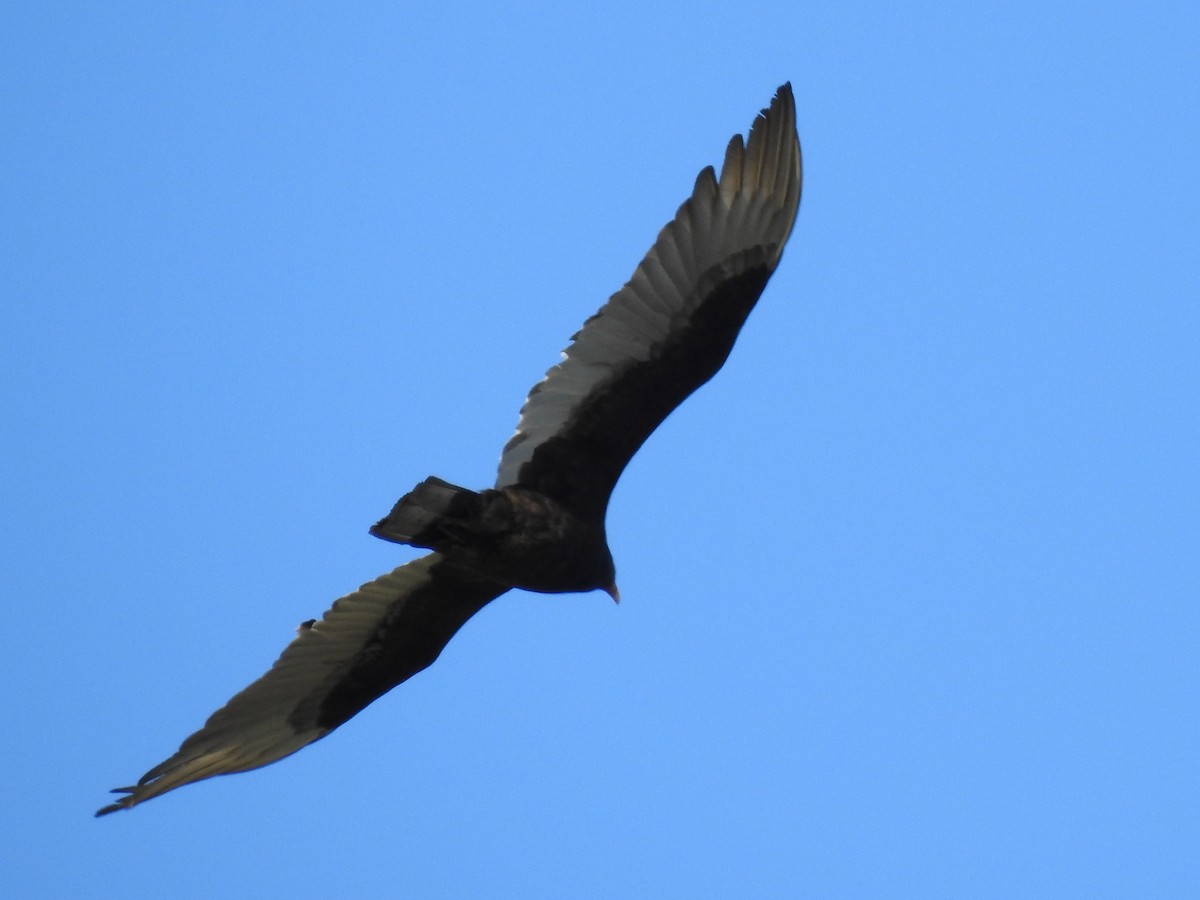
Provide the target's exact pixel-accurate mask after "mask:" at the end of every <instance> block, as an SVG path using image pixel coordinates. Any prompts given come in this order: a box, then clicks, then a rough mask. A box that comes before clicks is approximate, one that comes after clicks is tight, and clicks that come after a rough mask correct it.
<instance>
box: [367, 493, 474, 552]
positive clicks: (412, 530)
mask: <svg viewBox="0 0 1200 900" xmlns="http://www.w3.org/2000/svg"><path fill="white" fill-rule="evenodd" d="M478 507H479V494H477V493H476V492H475V491H472V490H469V489H467V488H463V487H458V485H454V484H451V483H450V482H448V481H443V480H442V479H440V478H435V477H433V476H430V477H429V478H426V479H425V480H424V481H422V482H421V483H420V484H418V485H417V486H416V487H415V488H413V489H412V490H411V491H409V492H408V493H407V494H405V495H404V496H403V497H401V498H400V500H399V501H398V502H397V503H396V505H395V506H393V507H392V511H391V512H390V513H388V514H387V515H386V516H384V517H383V518H382V519H380V520H379V521H378V522H376V523H375V524H374V525H373V526H372V527H371V534H373V535H375V537H377V538H383V540H385V541H393V542H394V543H397V544H411V545H412V546H414V547H425V548H427V549H430V550H436V549H438V547H439V546H440V545H441V544H443V543H444V542H445V538H446V535H447V532H452V531H453V530H454V523H455V522H460V523H461V522H463V521H467V520H470V519H471V518H473V516H474V515H475V514H476V513H477V510H478Z"/></svg>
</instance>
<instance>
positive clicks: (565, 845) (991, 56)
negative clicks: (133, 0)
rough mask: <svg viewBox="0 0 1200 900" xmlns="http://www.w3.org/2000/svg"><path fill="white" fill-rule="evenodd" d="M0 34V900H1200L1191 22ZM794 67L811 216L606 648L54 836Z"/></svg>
mask: <svg viewBox="0 0 1200 900" xmlns="http://www.w3.org/2000/svg"><path fill="white" fill-rule="evenodd" d="M414 6H421V7H423V11H421V12H415V13H414V12H409V11H405V10H406V8H411V7H414ZM0 20H2V21H0V44H2V46H0V102H2V104H3V109H2V116H0V119H2V123H3V124H2V125H0V155H2V158H3V161H4V162H3V165H2V166H0V228H2V235H3V240H2V242H0V257H2V262H0V410H2V417H0V441H2V463H0V464H2V474H0V517H2V523H0V524H2V540H0V571H3V588H4V596H5V598H6V600H5V608H4V609H5V615H4V626H5V627H4V631H5V634H6V640H5V641H4V647H5V649H4V652H3V654H2V655H0V666H2V667H3V679H4V696H5V712H4V725H3V727H2V728H0V758H2V759H3V773H4V774H3V790H4V800H3V804H2V805H0V809H2V812H0V817H2V818H0V822H2V826H3V827H2V834H3V837H2V840H0V893H4V894H5V896H12V897H34V896H47V897H51V896H52V897H107V896H118V895H119V896H122V897H172V898H179V897H214V896H218V897H241V896H247V897H249V896H255V897H275V896H279V897H282V896H355V897H398V896H411V897H422V898H424V897H499V896H510V897H522V898H535V897H556V898H561V897H633V896H652V897H733V896H759V897H785V896H791V897H795V896H804V897H855V896H860V897H881V896H908V897H922V898H925V897H939V896H940V897H966V896H971V897H987V896H991V897H1016V896H1026V897H1028V896H1043V897H1089V898H1094V897H1104V896H1112V897H1134V896H1136V897H1153V896H1173V897H1182V896H1200V854H1198V853H1197V847H1198V846H1200V724H1198V722H1200V720H1198V717H1197V705H1198V700H1200V692H1198V685H1200V562H1198V552H1197V551H1198V549H1200V524H1198V523H1200V477H1198V474H1197V462H1198V452H1200V356H1198V353H1197V345H1198V341H1200V263H1198V256H1200V253H1198V246H1200V241H1198V239H1200V221H1198V219H1200V213H1198V210H1200V174H1198V170H1197V160H1198V159H1200V122H1198V120H1200V103H1198V102H1197V97H1198V96H1200V63H1198V57H1197V50H1196V48H1197V46H1198V45H1200V6H1198V5H1197V4H1196V3H1194V2H1177V3H1146V4H1132V3H1092V4H1069V3H1009V4H969V3H962V4H948V3H904V4H884V3H870V2H863V3H841V4H823V3H822V4H814V3H806V2H797V0H786V2H755V0H747V2H739V3H720V4H705V3H695V4H678V3H659V4H648V3H644V2H639V3H615V4H591V3H576V4H572V3H562V2H556V3H541V4H525V3H512V4H482V3H478V4H454V3H440V4H398V3H378V4H357V3H342V4H336V5H335V4H324V5H316V4H297V3H271V4H268V3H250V4H244V3H236V4H235V3H224V4H162V3H144V4H128V3H106V4H75V3H59V4H33V3H24V4H21V3H10V4H6V5H5V7H4V11H3V12H2V13H0ZM785 80H790V81H791V82H792V83H793V85H794V87H795V92H796V100H797V107H798V110H799V119H800V134H801V140H802V143H803V146H804V152H805V163H806V182H805V195H804V201H803V204H802V206H801V210H800V218H799V220H798V222H797V225H796V230H795V232H794V233H793V235H792V241H791V245H790V247H789V248H788V251H787V253H786V254H785V255H784V258H783V262H782V264H781V266H780V269H779V271H778V272H777V274H776V276H775V278H774V280H773V281H772V282H771V284H770V286H769V287H768V289H767V291H766V293H765V295H764V296H763V299H762V301H761V303H760V305H759V307H758V309H757V310H756V311H755V313H754V314H753V315H752V316H751V318H750V321H749V323H748V324H747V327H746V328H745V330H744V332H743V334H742V337H741V339H740V341H739V343H738V345H737V347H736V348H735V349H734V353H733V356H732V358H731V360H730V362H729V364H728V365H727V366H726V368H725V369H724V370H723V371H722V372H721V373H720V375H719V376H718V377H717V378H716V379H715V380H714V381H713V382H712V383H711V384H709V385H708V386H706V387H705V388H704V389H702V390H701V391H700V392H699V393H698V394H697V395H696V396H694V397H693V398H692V399H691V400H689V401H688V402H687V403H686V404H685V405H684V407H683V408H681V410H680V411H679V412H678V413H676V414H675V415H673V416H672V417H671V418H670V419H669V420H668V421H667V423H666V424H665V425H664V426H663V428H662V429H660V431H659V432H658V433H657V434H655V435H654V436H653V438H652V439H651V440H650V442H649V443H648V444H647V446H646V447H645V448H644V450H643V451H642V453H641V454H640V455H639V456H638V457H637V458H636V459H635V461H634V463H633V464H632V465H631V466H630V468H629V469H628V471H627V472H626V475H625V477H624V479H623V480H622V482H621V484H620V485H619V487H618V489H617V492H616V494H615V496H614V500H613V504H612V507H611V511H610V518H609V533H610V536H611V543H612V546H613V549H614V553H615V556H616V560H617V566H618V571H619V575H620V586H621V591H622V595H623V602H622V604H621V605H620V607H615V606H614V605H613V604H612V603H611V602H610V601H609V599H608V598H607V597H606V596H604V595H603V594H601V593H596V594H592V595H586V596H566V597H543V596H535V595H532V594H512V595H509V596H508V597H506V598H504V599H503V600H501V601H499V602H497V603H495V604H493V605H492V606H491V607H489V608H488V609H486V610H485V611H484V612H483V613H481V614H480V615H479V616H478V617H477V618H476V619H475V620H473V621H472V622H471V623H469V624H468V626H467V627H466V629H465V630H464V631H463V633H461V634H460V635H459V636H458V637H457V638H456V639H455V640H454V641H453V642H452V643H451V645H450V646H449V648H448V649H447V651H446V652H445V654H444V655H443V656H442V658H441V660H439V661H438V663H437V664H436V665H435V666H434V667H433V668H431V669H430V670H428V671H427V672H425V673H423V674H422V675H420V676H418V677H417V678H415V679H414V680H413V681H411V682H409V683H408V684H406V685H404V686H403V687H401V688H400V689H398V690H396V691H394V692H393V693H391V694H389V695H388V696H387V697H385V698H384V699H383V700H381V701H379V702H378V703H376V704H375V705H373V706H372V707H370V708H369V709H368V710H367V711H366V712H364V713H363V714H361V715H359V716H358V717H357V718H355V719H354V720H352V721H351V722H350V723H348V724H347V725H346V726H345V727H343V728H342V729H341V730H339V731H337V732H335V733H334V734H333V735H332V736H330V737H329V738H327V739H326V740H324V741H321V742H320V743H318V744H316V745H314V746H312V747H309V748H308V749H306V750H304V751H303V752H301V753H300V754H298V755H297V756H294V757H292V758H290V759H288V760H285V761H284V762H282V763H279V764H277V765H275V766H272V767H269V768H267V769H263V770H261V771H258V772H254V773H250V774H246V775H236V776H231V777H227V778H220V779H217V780H214V781H209V782H205V783H202V784H199V785H194V786H191V787H186V788H183V789H181V790H179V791H178V792H175V793H172V794H169V795H167V796H165V797H162V798H160V799H157V800H154V801H153V802H151V803H148V804H147V805H145V806H142V807H139V808H138V809H135V810H133V811H132V812H129V813H122V814H119V815H115V816H111V817H108V818H106V819H102V820H94V819H93V818H92V813H93V811H94V810H95V809H96V808H98V807H99V806H101V805H102V804H104V803H105V802H106V801H107V797H108V795H107V790H108V789H109V788H112V787H115V786H118V785H124V784H129V783H131V782H132V781H133V780H135V779H136V778H137V777H138V776H140V775H141V774H142V773H143V772H144V771H145V770H146V769H147V768H149V767H150V766H151V765H153V764H154V763H157V762H158V761H160V760H162V759H163V758H165V757H166V756H167V755H169V754H170V753H171V752H172V751H173V750H174V749H175V748H176V747H177V746H178V744H179V742H180V740H182V738H183V737H185V736H186V735H187V734H189V733H190V732H191V731H192V730H194V729H195V728H196V727H198V726H199V725H200V724H201V723H202V722H203V721H204V719H205V717H206V716H207V715H208V714H209V713H211V712H212V711H213V710H214V709H216V708H217V707H218V706H220V705H221V704H222V703H224V701H225V700H226V699H228V697H229V696H230V695H232V694H233V693H234V692H235V691H236V690H238V689H239V688H241V687H242V686H244V685H245V684H247V683H248V682H250V681H251V680H253V679H254V678H256V677H257V676H258V675H259V674H261V673H262V672H263V671H264V670H265V669H266V668H267V667H268V665H269V664H270V663H271V662H272V661H273V660H274V659H275V657H276V656H277V654H278V653H279V651H280V650H281V649H282V648H283V646H284V645H285V644H286V643H287V642H288V640H290V638H291V636H292V634H293V632H294V629H295V627H296V625H297V624H298V623H300V622H301V621H303V620H305V619H308V618H310V617H313V616H318V615H320V613H321V612H322V611H323V610H324V609H325V608H326V607H327V606H328V605H329V603H330V602H331V601H332V600H333V599H334V598H335V597H337V596H339V595H340V594H343V593H345V592H347V591H349V590H351V589H353V588H355V587H357V586H358V585H359V584H360V583H361V582H363V581H365V580H368V579H369V578H372V577H374V576H375V575H377V574H379V573H381V572H383V571H385V570H387V569H389V568H391V567H393V566H395V565H397V564H399V563H400V562H401V561H403V560H404V559H406V558H409V556H411V555H412V554H411V553H409V552H408V551H407V550H406V549H405V548H400V547H396V546H394V545H390V544H386V543H383V542H381V541H377V540H374V539H372V538H371V537H369V536H368V535H367V533H366V529H367V527H368V526H369V525H370V524H371V523H372V522H374V521H375V519H377V518H378V517H379V516H381V515H382V514H383V513H385V512H387V510H388V509H390V507H391V505H392V503H393V502H394V501H395V500H396V498H397V497H398V496H399V495H400V494H402V493H403V492H405V491H406V490H408V489H409V488H410V487H411V486H412V485H413V484H415V483H416V482H417V481H418V480H420V479H421V478H423V477H424V476H426V475H428V474H437V475H440V476H442V477H444V478H447V479H450V480H452V481H455V482H459V483H464V484H469V485H475V486H484V485H487V484H489V483H490V481H491V480H492V478H493V477H494V472H495V464H496V461H497V458H498V454H499V450H500V447H501V445H502V444H503V442H504V441H505V440H506V439H507V438H508V437H509V435H510V434H511V431H512V429H513V427H514V425H515V423H516V416H517V410H518V407H519V406H520V403H521V401H522V399H523V397H524V396H525V392H526V391H527V390H528V388H529V386H530V385H531V384H533V383H534V382H535V381H536V380H537V379H538V378H539V377H540V376H541V374H542V373H543V372H544V371H545V370H546V368H548V367H549V366H550V365H552V364H553V363H554V362H555V361H556V360H557V358H558V357H557V353H558V351H559V350H560V349H561V348H562V347H563V346H564V345H565V344H566V342H567V339H568V338H569V336H570V335H571V333H572V332H573V331H574V330H575V329H576V328H577V327H578V326H579V324H580V323H582V321H583V320H584V318H586V317H587V316H588V315H590V314H591V313H592V312H593V311H594V310H595V309H596V308H597V307H598V306H599V305H600V303H601V302H603V301H604V299H605V298H606V297H607V296H608V295H609V294H610V293H611V292H612V291H614V290H615V289H616V288H618V287H619V286H620V285H621V283H622V282H623V281H624V280H625V279H626V278H627V277H628V276H629V274H630V273H631V272H632V271H633V268H634V265H635V264H636V263H637V261H638V260H639V259H640V258H641V255H642V254H643V252H644V251H645V250H646V249H647V248H648V247H649V245H650V243H651V241H652V240H653V238H654V236H655V234H656V233H657V231H658V229H659V228H660V227H661V226H662V225H663V224H664V223H665V222H666V221H667V220H668V219H669V218H670V216H671V215H672V214H673V213H674V211H675V209H676V207H677V205H678V204H679V203H680V202H681V201H682V200H683V199H684V197H685V196H687V194H688V193H689V191H690V190H691V187H692V182H693V179H694V177H695V175H696V173H697V171H699V169H700V168H701V167H702V166H704V165H706V164H709V163H715V162H718V161H719V160H720V157H721V154H722V151H723V148H724V145H725V142H726V141H727V140H728V138H729V136H730V135H732V134H733V133H734V132H737V131H743V132H744V131H745V130H746V129H747V128H748V126H749V124H750V122H751V120H752V118H753V117H754V115H755V113H756V112H757V111H758V110H759V109H760V108H761V107H762V106H764V105H765V104H766V103H767V101H768V100H769V99H770V97H771V95H772V93H773V92H774V90H775V88H776V87H777V86H778V85H779V84H780V83H782V82H783V81H785Z"/></svg>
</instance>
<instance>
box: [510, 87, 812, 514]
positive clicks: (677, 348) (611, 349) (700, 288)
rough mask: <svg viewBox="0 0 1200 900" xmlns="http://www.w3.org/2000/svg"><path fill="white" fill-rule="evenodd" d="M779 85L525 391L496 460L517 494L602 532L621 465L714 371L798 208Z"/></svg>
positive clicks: (792, 137)
mask: <svg viewBox="0 0 1200 900" xmlns="http://www.w3.org/2000/svg"><path fill="white" fill-rule="evenodd" d="M800 188H801V161H800V139H799V137H798V135H797V134H796V106H795V102H794V100H793V98H792V89H791V86H790V85H787V84H785V85H783V86H782V87H781V88H780V89H779V90H778V91H777V92H776V94H775V97H774V99H773V100H772V101H771V105H770V106H769V107H768V108H767V109H765V110H763V111H762V113H761V114H760V115H759V116H758V118H757V119H756V120H755V121H754V125H753V126H752V127H751V129H750V136H749V138H748V139H747V140H746V141H743V140H742V137H741V135H735V136H734V138H733V140H731V141H730V142H729V145H728V147H727V148H726V151H725V162H724V164H723V165H722V167H721V177H720V178H719V179H718V178H717V177H716V174H715V173H714V171H713V169H712V168H711V167H709V168H706V169H704V170H703V171H702V172H701V173H700V176H699V177H698V178H697V179H696V186H695V189H694V190H693V192H692V196H691V197H689V198H688V199H687V201H685V202H684V204H683V206H681V207H680V208H679V211H678V212H677V213H676V214H675V218H674V219H673V220H671V221H670V222H668V223H667V225H666V227H665V228H663V230H662V231H661V232H660V233H659V235H658V239H657V240H656V241H655V242H654V246H653V247H651V248H650V252H649V253H647V254H646V257H645V259H643V260H642V262H641V263H640V264H639V265H638V267H637V269H636V270H635V271H634V273H633V277H632V278H630V280H629V281H628V283H626V285H625V286H624V287H623V288H621V290H619V291H617V293H615V294H613V296H612V297H611V298H609V301H608V302H607V303H606V304H605V305H604V306H603V307H601V308H600V311H599V312H598V313H596V315H594V316H592V317H591V318H590V319H588V321H587V322H585V323H584V326H583V328H582V329H580V331H579V332H578V333H577V334H576V335H575V337H574V338H573V343H572V344H571V345H570V346H569V347H568V348H567V349H566V350H565V351H564V352H563V360H562V362H560V363H559V364H558V365H557V366H555V367H554V368H552V369H551V370H550V371H549V372H547V373H546V377H545V378H544V379H543V380H542V381H541V382H539V383H538V384H537V385H535V386H534V388H533V390H532V391H531V392H530V394H529V397H528V399H527V400H526V401H525V405H524V406H523V407H522V409H521V418H520V421H518V423H517V432H516V434H514V435H513V437H512V439H511V440H510V441H509V442H508V444H507V446H505V448H504V452H503V454H502V455H501V457H500V471H499V473H498V475H497V478H496V486H497V487H505V486H508V485H514V484H519V485H523V486H525V487H530V488H534V489H535V490H538V491H540V492H541V493H544V494H547V495H548V496H551V497H554V498H555V499H556V500H558V501H560V502H563V503H566V504H567V505H568V506H570V507H571V508H572V509H574V510H576V511H577V512H579V513H581V514H583V515H585V516H588V517H591V518H593V519H594V520H597V521H598V520H601V519H603V517H604V511H605V508H606V507H607V504H608V497H609V494H610V493H611V492H612V489H613V486H614V485H615V484H616V482H617V478H618V477H620V475H621V472H622V470H623V469H624V468H625V465H626V463H628V462H629V460H630V457H632V456H633V454H634V453H635V452H636V451H637V449H638V448H639V447H640V446H641V445H642V442H643V441H645V440H646V438H647V437H649V436H650V433H651V432H652V431H654V429H655V428H657V427H658V426H659V424H660V423H661V422H662V421H663V419H664V418H666V416H667V415H669V414H670V412H671V411H672V410H673V409H675V407H676V406H678V405H679V404H680V403H682V402H683V400H684V399H685V398H686V397H687V396H688V395H689V394H691V393H692V391H694V390H696V388H698V387H699V386H700V385H701V384H703V383H704V382H705V381H707V380H708V379H709V378H711V377H712V376H713V374H714V373H715V372H716V371H717V370H718V369H720V368H721V366H722V364H723V363H724V362H725V357H726V356H727V355H728V354H729V351H730V350H731V349H732V347H733V342H734V340H735V339H736V338H737V335H738V331H739V330H740V329H741V327H742V324H743V323H744V322H745V321H746V317H747V316H748V315H749V314H750V310H751V309H752V308H753V307H754V304H755V302H756V301H757V300H758V297H759V294H761V293H762V290H763V288H764V287H765V286H766V283H767V279H768V278H770V277H771V273H772V272H773V271H775V266H776V265H778V263H779V258H780V256H781V255H782V254H783V247H784V244H786V243H787V239H788V236H789V235H790V234H791V232H792V225H793V224H794V223H795V221H796V211H797V209H798V208H799V205H800Z"/></svg>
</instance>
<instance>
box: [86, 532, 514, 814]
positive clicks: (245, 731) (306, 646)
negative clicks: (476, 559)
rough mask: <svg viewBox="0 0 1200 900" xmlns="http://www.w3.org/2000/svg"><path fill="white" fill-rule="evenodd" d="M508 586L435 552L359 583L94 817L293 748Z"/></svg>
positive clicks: (390, 680) (406, 672)
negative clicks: (266, 669) (170, 753)
mask: <svg viewBox="0 0 1200 900" xmlns="http://www.w3.org/2000/svg"><path fill="white" fill-rule="evenodd" d="M506 590H507V588H505V587H504V586H503V585H498V584H494V583H492V582H489V581H485V580H483V579H481V578H479V577H478V576H477V575H475V574H473V573H472V572H471V571H470V570H467V569H463V568H461V567H459V566H455V565H452V564H450V563H448V562H446V561H445V560H444V559H443V558H442V557H441V556H439V555H438V554H436V553H431V554H429V555H428V556H423V557H421V558H420V559H417V560H414V561H412V562H410V563H408V564H407V565H404V566H401V567H400V568H398V569H395V570H393V571H391V572H389V573H388V574H386V575H381V576H380V577H379V578H376V579H375V580H374V581H372V582H370V583H368V584H364V585H363V586H362V587H360V588H359V589H358V590H357V591H355V592H354V593H352V594H347V595H346V596H345V597H342V598H341V599H340V600H338V601H336V602H335V603H334V604H333V607H332V608H331V609H330V610H329V611H328V612H327V613H325V616H324V618H322V619H320V620H319V621H315V622H311V623H307V622H306V623H305V624H304V625H301V626H300V634H299V635H298V636H297V637H296V639H295V640H294V641H292V642H291V644H289V645H288V647H287V649H286V650H284V651H283V655H282V656H280V657H279V659H278V660H277V661H276V663H275V665H274V666H272V667H271V670H270V671H269V672H267V674H266V675H264V676H263V677H262V678H260V679H258V681H256V682H254V683H253V684H252V685H250V686H249V687H248V688H246V689H245V690H244V691H242V692H241V693H239V694H237V695H236V696H235V697H234V698H233V699H232V700H230V701H229V702H228V703H226V704H225V706H223V707H222V708H221V709H219V710H217V711H216V712H215V713H213V715H212V716H211V717H210V718H209V720H208V721H207V722H206V723H205V724H204V727H203V728H201V729H200V730H199V731H197V732H196V733H195V734H193V735H192V736H191V737H189V738H188V739H187V740H186V741H184V742H183V745H182V746H181V747H180V748H179V751H178V752H177V753H176V754H175V755H174V756H172V757H171V758H170V759H168V760H167V761H166V762H163V763H160V764H159V765H157V766H155V767H154V768H153V769H151V770H150V771H149V772H147V773H146V774H145V775H144V776H143V777H142V780H141V781H139V782H138V784H137V786H135V787H130V788H119V789H118V790H117V791H115V792H114V793H125V794H127V795H128V796H125V797H122V798H121V799H120V800H118V801H117V802H116V803H114V804H112V805H111V806H106V807H104V809H102V810H100V811H99V812H98V813H97V815H103V814H105V813H110V812H115V811H116V810H118V809H126V808H128V807H130V806H133V805H135V804H137V803H141V802H142V801H143V800H149V799H150V798H151V797H156V796H158V795H159V794H162V793H165V792H166V791H169V790H172V789H174V788H177V787H179V786H180V785H184V784H189V783H191V782H193V781H200V780H201V779H204V778H211V777H212V776H213V775H224V774H228V773H230V772H245V771H246V770H248V769H257V768H258V767H259V766H265V765H267V763H272V762H275V760H277V759H282V758H283V757H285V756H288V755H290V754H292V753H295V752H296V751H297V750H299V749H300V748H301V747H303V746H305V745H306V744H311V743H312V742H313V741H315V740H318V739H319V738H322V737H324V736H325V735H327V734H328V733H329V732H330V731H332V730H333V729H335V728H337V727H338V726H339V725H341V724H342V723H343V722H345V721H346V720H347V719H349V718H350V717H351V716H353V715H354V714H355V713H357V712H358V711H359V710H361V709H362V708H363V707H365V706H366V705H367V704H369V703H370V702H371V701H372V700H375V699H376V698H377V697H380V696H382V695H383V694H385V693H386V692H387V691H389V690H391V689H392V688H393V687H395V686H396V685H398V684H400V682H402V681H405V680H406V679H408V678H410V677H412V676H413V675H415V674H416V673H417V672H420V671H421V670H422V669H424V668H425V667H426V666H428V665H429V664H430V663H432V662H433V661H434V660H435V659H437V657H438V654H439V653H441V652H442V649H443V648H444V647H445V646H446V643H447V642H448V641H449V640H450V638H452V637H453V636H454V634H455V632H457V631H458V629H459V628H461V627H462V626H463V624H464V623H465V622H466V621H467V619H469V618H471V616H473V615H474V614H475V613H476V612H478V611H479V610H480V609H482V608H483V607H484V606H485V605H487V603H488V602H489V601H491V600H493V599H495V598H496V597H498V596H500V595H501V594H503V593H504V592H505V591H506Z"/></svg>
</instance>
